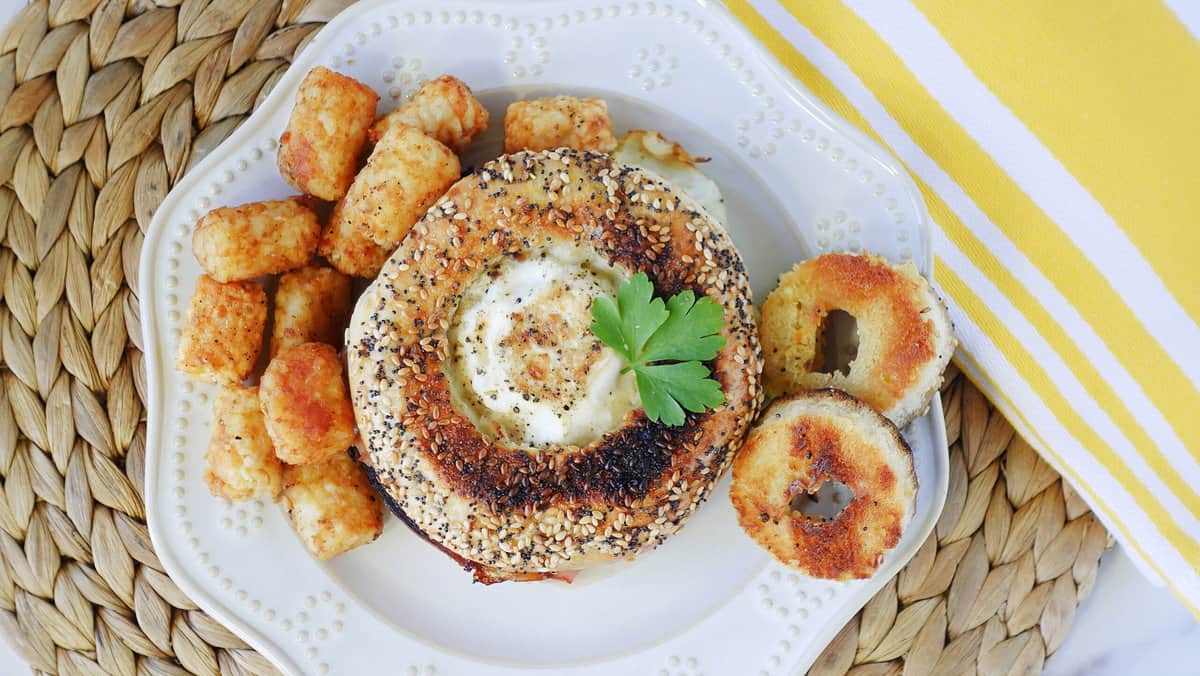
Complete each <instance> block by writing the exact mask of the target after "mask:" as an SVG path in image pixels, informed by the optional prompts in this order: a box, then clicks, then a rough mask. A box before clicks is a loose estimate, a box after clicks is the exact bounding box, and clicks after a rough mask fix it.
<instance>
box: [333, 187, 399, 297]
mask: <svg viewBox="0 0 1200 676" xmlns="http://www.w3.org/2000/svg"><path fill="white" fill-rule="evenodd" d="M344 201H345V200H344V199H343V200H342V201H339V202H338V203H337V204H335V205H333V212H332V213H330V214H329V224H328V225H326V226H325V231H324V232H323V233H321V243H320V245H318V246H317V252H318V253H320V254H321V255H322V256H324V257H325V260H327V261H329V264H330V265H332V266H333V267H334V268H336V269H337V270H339V271H340V272H341V273H342V274H345V275H350V276H351V277H365V278H367V279H374V278H375V277H377V276H378V275H379V269H380V268H382V267H383V264H384V262H386V261H387V259H388V256H391V255H392V250H391V249H390V248H387V247H382V246H379V245H378V244H376V243H375V242H374V241H373V240H372V239H371V238H370V237H367V233H365V232H363V231H362V230H360V229H359V228H356V227H354V224H353V223H351V222H350V221H347V220H345V219H344V218H342V204H343V203H344Z"/></svg>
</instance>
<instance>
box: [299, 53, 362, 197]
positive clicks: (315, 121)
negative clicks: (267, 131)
mask: <svg viewBox="0 0 1200 676" xmlns="http://www.w3.org/2000/svg"><path fill="white" fill-rule="evenodd" d="M378 101H379V95H378V94H376V93H375V91H374V90H372V89H371V88H370V87H368V86H367V85H365V84H363V83H361V82H359V81H358V80H355V79H354V78H349V77H346V76H345V75H341V74H339V73H335V72H333V71H331V70H329V69H328V68H325V67H323V66H317V67H316V68H313V69H312V70H310V71H309V72H308V75H306V76H305V77H304V82H302V83H300V90H299V91H298V92H296V105H295V107H293V108H292V115H291V117H289V118H288V124H287V129H286V130H285V131H284V132H283V136H281V137H279V155H278V156H277V157H276V160H277V162H278V164H279V173H280V174H282V175H283V180H285V181H287V182H288V183H289V184H290V185H291V186H292V187H294V188H295V189H296V190H299V191H300V192H302V193H305V194H307V195H312V196H314V197H319V198H321V199H323V200H326V201H329V202H332V201H334V200H337V199H340V198H341V197H342V195H345V194H346V190H347V189H348V188H349V187H350V182H351V181H353V180H354V173H355V170H356V169H358V158H359V155H360V154H362V150H363V145H364V144H365V143H366V142H367V129H368V128H369V127H370V126H371V123H372V122H373V121H374V120H375V104H376V103H377V102H378Z"/></svg>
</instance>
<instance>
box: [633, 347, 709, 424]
mask: <svg viewBox="0 0 1200 676" xmlns="http://www.w3.org/2000/svg"><path fill="white" fill-rule="evenodd" d="M633 370H634V372H635V373H636V374H637V384H638V394H639V395H641V398H642V408H644V409H646V417H647V418H650V419H651V420H655V421H661V422H664V423H666V424H668V425H675V426H677V425H682V424H683V421H684V416H683V409H685V408H686V409H687V410H689V411H691V412H693V413H703V412H704V410H705V409H707V408H716V407H717V406H720V405H721V404H724V403H725V393H723V392H721V384H720V383H718V382H717V381H715V380H713V379H712V378H709V377H708V376H709V371H708V367H707V366H705V365H704V364H701V363H700V362H698V361H683V362H678V363H675V364H654V365H650V366H646V365H640V366H635V367H633Z"/></svg>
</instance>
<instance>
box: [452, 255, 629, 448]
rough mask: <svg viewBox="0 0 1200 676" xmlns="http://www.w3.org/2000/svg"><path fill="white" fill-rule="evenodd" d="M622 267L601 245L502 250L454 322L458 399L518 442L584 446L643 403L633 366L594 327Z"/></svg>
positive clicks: (479, 423) (487, 430)
mask: <svg viewBox="0 0 1200 676" xmlns="http://www.w3.org/2000/svg"><path fill="white" fill-rule="evenodd" d="M621 281H622V275H621V274H620V273H619V272H618V271H617V270H616V269H615V268H613V267H612V266H610V265H609V264H608V263H607V262H605V261H604V260H602V259H599V258H598V257H596V255H595V254H594V252H591V251H590V250H585V249H584V248H582V247H578V246H574V245H569V244H558V245H554V246H552V247H548V248H543V249H538V250H534V251H530V252H527V253H526V254H525V255H524V257H523V258H520V259H518V258H515V257H507V256H506V257H505V258H503V259H502V260H500V261H499V262H497V263H495V264H493V265H492V266H490V267H489V268H487V269H485V270H484V271H483V272H481V273H480V274H479V276H478V277H476V278H475V280H473V281H472V283H471V284H470V285H469V286H468V287H467V289H466V291H465V292H464V293H463V296H462V300H461V302H460V304H459V308H458V311H457V314H456V315H455V319H454V322H453V323H452V325H451V327H450V331H449V338H450V360H449V362H448V365H447V375H448V377H449V380H450V385H451V391H452V393H453V394H454V398H455V404H456V405H457V407H458V408H459V410H460V411H462V412H463V413H465V414H466V415H467V416H468V417H469V418H470V419H471V421H472V422H473V423H474V424H475V426H476V427H477V428H479V429H480V430H481V431H482V432H483V433H484V434H486V435H488V436H489V437H491V438H493V439H495V440H496V441H498V442H500V443H502V444H504V445H507V446H510V447H517V448H543V447H546V446H552V445H559V446H587V445H588V444H590V443H592V442H593V441H595V440H596V439H598V438H600V437H601V436H603V435H604V434H605V433H606V432H610V431H612V430H615V429H617V428H619V427H621V425H622V424H623V423H624V420H625V416H626V414H628V413H629V412H630V411H631V410H633V409H634V408H636V407H637V405H638V398H637V388H636V384H635V382H634V378H633V374H631V373H626V374H622V373H621V368H622V366H623V365H624V363H623V360H622V359H621V357H620V356H619V355H617V354H616V353H615V352H614V351H613V350H612V349H610V348H608V347H607V346H605V345H604V344H602V343H601V342H600V341H599V340H597V339H596V337H595V336H594V335H592V332H591V329H590V328H589V327H590V325H591V321H592V317H591V304H592V301H593V300H594V299H595V298H597V297H600V296H610V297H613V296H615V295H616V292H617V287H618V286H619V285H620V283H621Z"/></svg>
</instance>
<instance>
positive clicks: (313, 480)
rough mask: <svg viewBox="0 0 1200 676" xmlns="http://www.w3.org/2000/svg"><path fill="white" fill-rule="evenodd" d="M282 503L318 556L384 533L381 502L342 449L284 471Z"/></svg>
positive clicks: (328, 556)
mask: <svg viewBox="0 0 1200 676" xmlns="http://www.w3.org/2000/svg"><path fill="white" fill-rule="evenodd" d="M283 483H284V488H283V503H284V505H285V506H286V507H287V511H288V518H289V519H290V520H291V522H292V528H293V529H294V530H295V531H296V534H297V535H299V536H300V541H301V542H303V543H304V547H305V548H306V549H308V551H309V552H311V553H312V555H313V556H315V557H317V558H318V559H321V560H325V559H331V558H333V557H335V556H338V555H339V554H345V553H346V552H348V551H350V550H351V549H354V548H355V547H357V546H359V545H365V544H367V543H369V542H373V541H374V540H375V538H377V537H379V534H380V533H382V532H383V505H382V504H381V502H380V500H379V497H378V496H376V495H375V491H374V489H372V488H371V483H370V481H368V480H367V474H366V472H365V471H363V468H361V467H359V466H358V463H357V462H355V461H354V460H352V459H351V458H350V456H349V455H348V454H346V453H345V452H342V453H338V454H336V455H334V456H333V457H332V458H328V459H326V460H322V461H321V462H317V463H312V464H309V465H301V466H291V465H289V466H287V467H286V468H284V470H283Z"/></svg>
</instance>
